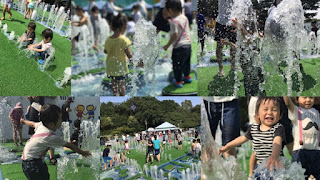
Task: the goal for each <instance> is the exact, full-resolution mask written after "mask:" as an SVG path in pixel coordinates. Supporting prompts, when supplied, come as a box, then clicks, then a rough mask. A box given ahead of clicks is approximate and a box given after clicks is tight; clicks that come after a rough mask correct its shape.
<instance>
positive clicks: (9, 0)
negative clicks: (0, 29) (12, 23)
mask: <svg viewBox="0 0 320 180" xmlns="http://www.w3.org/2000/svg"><path fill="white" fill-rule="evenodd" d="M12 6H13V0H5V1H4V4H3V17H2V18H1V20H5V19H6V10H8V13H9V18H10V19H11V17H12V13H11V8H12Z"/></svg>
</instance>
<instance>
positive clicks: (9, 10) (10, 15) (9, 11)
mask: <svg viewBox="0 0 320 180" xmlns="http://www.w3.org/2000/svg"><path fill="white" fill-rule="evenodd" d="M8 13H9V18H10V19H11V17H12V14H11V9H10V8H8Z"/></svg>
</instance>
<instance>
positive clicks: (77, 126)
mask: <svg viewBox="0 0 320 180" xmlns="http://www.w3.org/2000/svg"><path fill="white" fill-rule="evenodd" d="M80 124H81V122H80V120H74V122H73V125H74V128H75V130H74V131H73V133H72V135H71V138H70V143H72V144H74V145H75V146H78V147H80V146H79V145H80V144H79V143H80V140H79V134H80Z"/></svg>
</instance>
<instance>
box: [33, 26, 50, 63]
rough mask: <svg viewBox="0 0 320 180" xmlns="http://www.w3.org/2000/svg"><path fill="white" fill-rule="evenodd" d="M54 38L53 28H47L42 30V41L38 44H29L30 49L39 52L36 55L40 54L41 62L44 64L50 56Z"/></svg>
mask: <svg viewBox="0 0 320 180" xmlns="http://www.w3.org/2000/svg"><path fill="white" fill-rule="evenodd" d="M52 38H53V32H52V30H51V29H49V28H48V29H45V30H44V31H42V41H41V42H40V43H38V44H34V45H29V46H28V49H29V50H31V51H35V52H38V53H36V56H39V57H40V59H39V61H38V62H39V64H44V62H45V60H46V59H47V58H48V57H49V54H48V52H47V51H48V48H50V47H51V46H52V43H51V40H52Z"/></svg>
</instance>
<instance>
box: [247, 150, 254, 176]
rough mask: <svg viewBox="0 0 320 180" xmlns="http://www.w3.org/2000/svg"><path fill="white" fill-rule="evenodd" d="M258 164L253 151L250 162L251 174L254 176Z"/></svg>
mask: <svg viewBox="0 0 320 180" xmlns="http://www.w3.org/2000/svg"><path fill="white" fill-rule="evenodd" d="M255 165H256V157H255V156H254V153H253V152H252V153H251V157H250V162H249V176H250V177H252V175H253V170H254V166H255Z"/></svg>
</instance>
